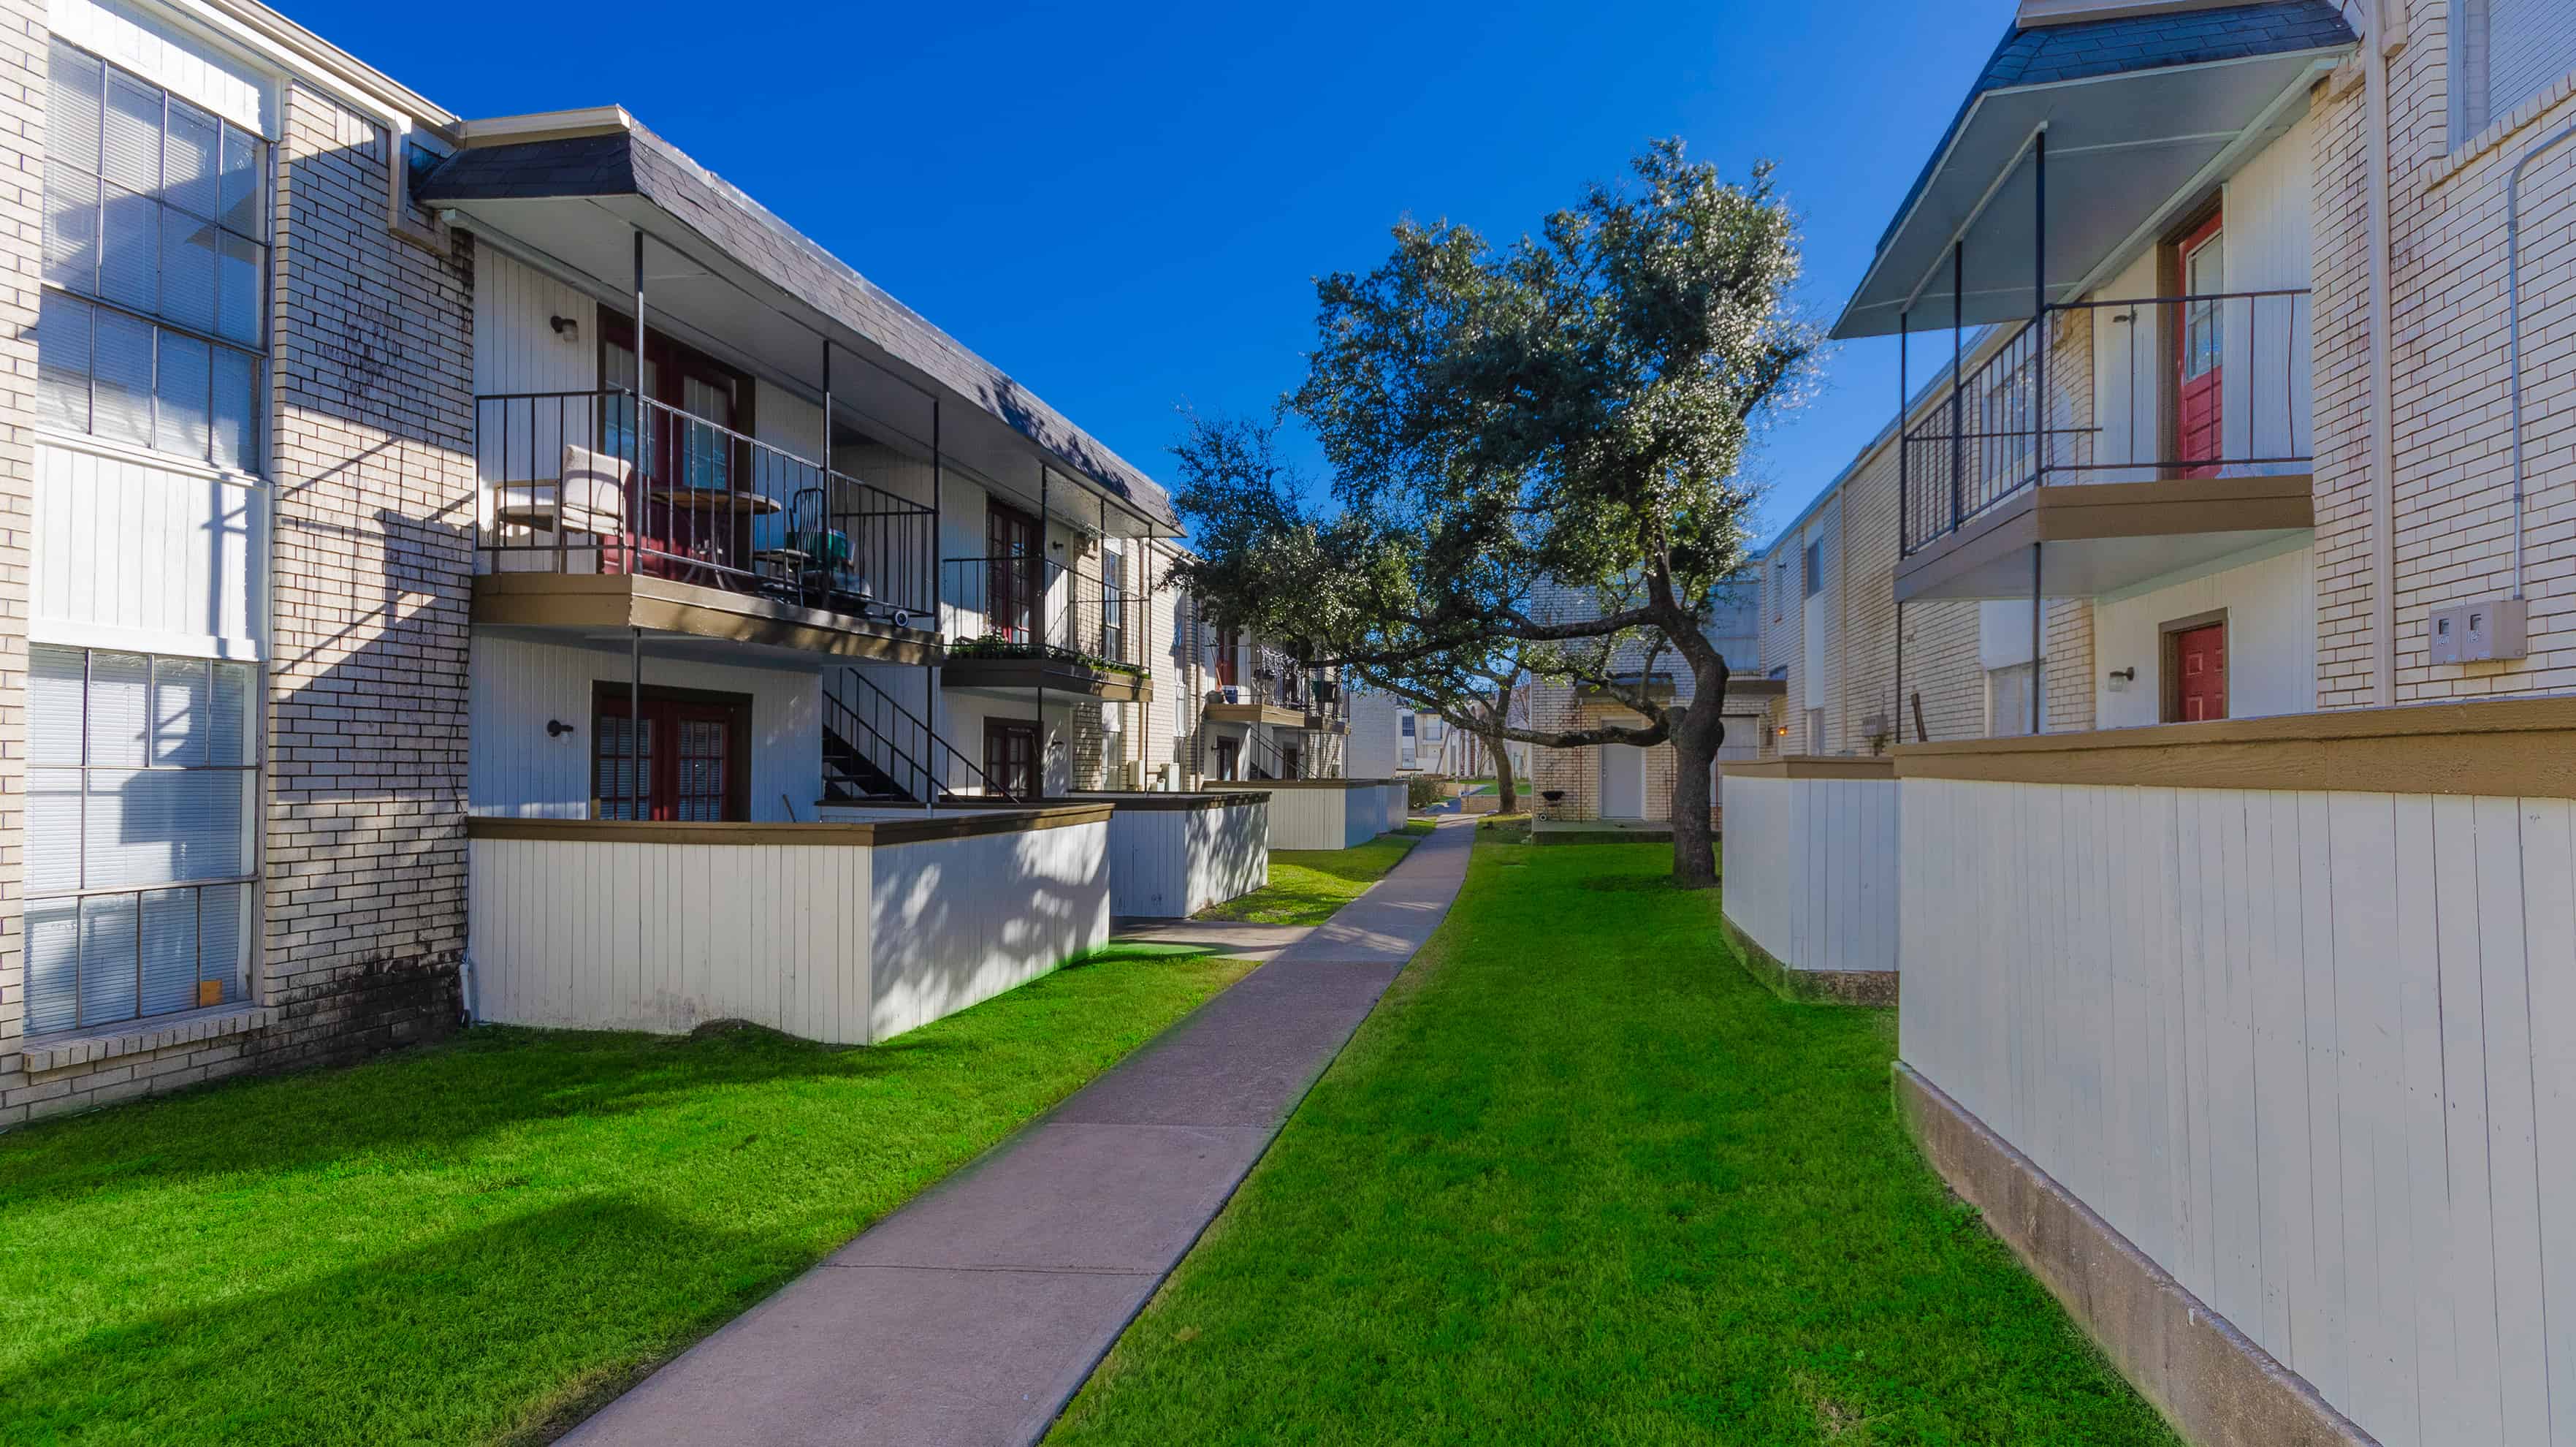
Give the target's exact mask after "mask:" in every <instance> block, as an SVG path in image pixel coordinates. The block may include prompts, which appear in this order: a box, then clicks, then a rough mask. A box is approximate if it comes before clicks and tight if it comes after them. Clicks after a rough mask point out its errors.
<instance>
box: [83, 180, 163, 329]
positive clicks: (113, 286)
mask: <svg viewBox="0 0 2576 1447" xmlns="http://www.w3.org/2000/svg"><path fill="white" fill-rule="evenodd" d="M98 294H99V295H100V296H103V297H105V298H107V299H108V300H109V301H112V302H115V303H116V304H117V305H119V306H126V307H132V308H133V309H134V310H136V311H139V312H155V311H159V310H160V309H161V203H160V202H158V201H155V200H153V199H152V198H151V197H149V196H144V195H138V194H136V193H135V192H132V191H127V190H124V189H123V188H121V187H118V186H114V185H110V186H108V187H107V188H106V190H105V191H104V192H102V193H101V196H100V210H99V254H98Z"/></svg>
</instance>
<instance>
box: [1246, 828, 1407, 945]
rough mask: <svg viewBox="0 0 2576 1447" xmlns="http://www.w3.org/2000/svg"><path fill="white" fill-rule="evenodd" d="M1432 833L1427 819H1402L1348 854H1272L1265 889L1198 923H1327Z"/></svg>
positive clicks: (1282, 851) (1330, 851)
mask: <svg viewBox="0 0 2576 1447" xmlns="http://www.w3.org/2000/svg"><path fill="white" fill-rule="evenodd" d="M1437 827H1438V825H1436V824H1435V823H1434V822H1433V821H1431V820H1429V819H1407V820H1405V821H1404V823H1403V825H1402V826H1401V827H1400V828H1397V829H1395V830H1393V831H1391V832H1389V833H1385V834H1381V835H1379V836H1377V837H1376V838H1375V839H1372V840H1370V841H1369V842H1367V843H1366V844H1359V845H1354V846H1352V847H1351V848H1349V849H1273V850H1271V851H1270V883H1268V884H1267V885H1264V886H1263V887H1261V888H1259V889H1256V890H1254V891H1253V892H1252V893H1250V894H1247V895H1244V896H1243V897H1242V898H1240V899H1230V900H1227V901H1226V902H1225V903H1223V904H1220V905H1215V906H1213V907H1211V908H1208V909H1203V910H1200V911H1199V913H1198V918H1200V919H1232V920H1244V921H1247V922H1249V923H1252V924H1322V923H1323V922H1324V921H1326V920H1328V919H1331V918H1332V917H1333V911H1335V910H1337V909H1340V908H1341V907H1342V906H1343V905H1346V904H1348V903H1350V902H1351V901H1352V900H1354V899H1357V898H1359V896H1360V892H1361V891H1363V890H1365V889H1367V888H1368V887H1369V886H1370V885H1372V884H1375V883H1377V882H1378V881H1379V880H1381V879H1384V878H1385V877H1386V872H1387V871H1388V870H1390V869H1393V868H1394V867H1395V862H1396V861H1397V860H1399V859H1402V858H1403V857H1404V856H1405V855H1406V854H1408V853H1410V852H1411V851H1412V849H1413V841H1415V840H1416V839H1419V838H1421V837H1422V836H1423V835H1425V834H1428V833H1430V832H1431V831H1432V830H1433V829H1435V828H1437Z"/></svg>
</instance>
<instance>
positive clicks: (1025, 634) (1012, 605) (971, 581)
mask: <svg viewBox="0 0 2576 1447" xmlns="http://www.w3.org/2000/svg"><path fill="white" fill-rule="evenodd" d="M1145 605H1146V598H1145V595H1144V594H1143V593H1142V592H1141V591H1140V590H1139V589H1137V588H1135V587H1133V586H1131V585H1130V584H1129V583H1128V582H1127V581H1126V580H1125V578H1124V576H1123V569H1122V568H1121V567H1120V565H1119V562H1118V560H1117V559H1116V558H1115V557H1112V556H1104V557H1102V558H1098V559H1094V560H1092V565H1091V567H1090V568H1088V569H1085V568H1083V567H1081V566H1072V567H1068V566H1066V565H1064V564H1060V563H1057V562H1054V561H1052V560H1049V559H1045V558H1041V557H1039V556H1038V555H1037V554H1035V553H1020V554H1014V555H1010V556H1004V557H978V558H949V559H946V560H944V561H943V562H942V563H941V564H940V615H941V632H942V633H943V634H945V635H946V638H947V640H948V660H947V664H946V667H945V669H944V671H943V672H942V674H941V677H940V681H941V683H942V685H943V686H945V687H949V688H973V689H1001V690H1009V691H1014V692H1016V691H1018V690H1021V689H1028V690H1031V691H1035V690H1037V689H1039V688H1044V689H1045V690H1046V691H1048V692H1049V693H1064V694H1079V695H1085V696H1089V697H1092V698H1097V699H1100V700H1102V701H1104V702H1109V703H1128V702H1146V701H1150V700H1151V699H1152V698H1153V696H1154V678H1153V671H1152V670H1151V669H1150V668H1149V667H1147V666H1146V661H1145V636H1144V630H1145V626H1146V623H1147V619H1148V616H1149V615H1148V611H1147V609H1146V606H1145Z"/></svg>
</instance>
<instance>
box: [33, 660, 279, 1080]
mask: <svg viewBox="0 0 2576 1447" xmlns="http://www.w3.org/2000/svg"><path fill="white" fill-rule="evenodd" d="M29 646H30V651H31V653H32V651H33V650H36V649H44V650H49V651H52V652H57V653H70V654H77V655H79V657H80V661H81V671H80V710H79V712H80V737H79V740H78V750H77V752H78V757H79V762H78V763H75V764H63V763H48V762H42V761H41V759H42V756H41V754H40V752H39V749H38V746H37V741H36V739H35V737H34V728H35V720H34V709H33V707H32V705H30V707H29V709H28V715H29V716H28V721H27V722H28V734H29V737H28V740H27V757H26V760H25V772H26V774H27V776H28V780H29V782H30V784H31V785H32V782H33V780H34V778H35V776H36V775H37V774H40V773H53V774H72V775H75V776H77V778H78V779H79V789H78V792H77V793H76V794H75V796H74V797H75V798H76V799H77V800H78V803H77V804H76V805H75V810H76V823H75V826H74V827H75V828H76V830H77V831H78V834H79V838H78V841H77V842H76V843H75V845H74V849H73V853H74V858H75V861H76V863H75V865H74V872H75V878H76V879H77V880H78V883H76V884H75V885H73V886H72V887H70V888H67V889H66V888H51V887H41V886H39V885H37V884H35V883H34V882H33V881H32V880H29V881H27V882H26V884H25V886H24V889H23V893H22V897H21V900H20V906H21V914H22V923H21V946H22V948H21V954H20V971H21V973H20V978H19V986H18V997H19V1000H20V1003H21V1004H22V1005H29V1006H32V1003H33V1002H32V996H33V992H34V976H35V968H36V960H35V946H34V941H33V938H32V932H33V927H34V919H33V916H34V914H35V913H36V911H37V909H38V907H39V906H43V905H48V904H51V903H53V902H56V901H70V902H71V903H72V909H73V919H74V925H73V928H74V929H75V931H76V932H78V931H81V930H82V929H83V925H82V923H81V921H82V919H83V917H84V916H85V914H86V909H85V906H86V904H87V902H88V901H89V900H92V899H116V898H125V897H131V898H133V899H134V900H135V901H136V906H135V907H136V916H137V925H138V929H137V936H136V950H137V961H136V963H137V970H138V972H139V971H140V969H141V967H142V964H141V951H142V948H143V939H142V934H141V930H140V923H141V911H142V908H143V903H142V902H143V900H144V898H145V897H146V896H149V895H153V894H164V893H169V892H172V891H176V890H186V891H189V892H190V893H191V894H192V895H194V896H195V900H194V905H195V909H196V915H197V933H196V940H197V952H198V960H197V971H196V975H197V984H198V986H199V988H200V991H201V992H202V989H203V987H204V985H205V984H207V983H208V981H207V979H206V976H205V938H204V921H205V903H204V899H205V892H206V891H207V890H210V889H239V890H240V891H241V901H242V915H241V919H240V921H239V922H238V926H237V927H238V928H239V929H240V930H241V931H242V938H241V941H240V954H239V958H238V959H237V960H236V961H235V963H234V969H233V973H232V975H231V977H230V983H232V984H233V985H234V986H235V987H236V988H235V993H234V996H233V998H230V999H222V1000H217V1001H214V1002H211V1003H209V1002H206V1001H205V1000H204V999H203V997H202V993H201V994H200V997H199V999H198V1000H196V1001H193V1002H191V1003H190V1004H188V1005H185V1006H182V1007H180V1008H178V1009H170V1010H150V1011H147V1010H145V1009H144V1008H143V992H142V988H141V981H140V979H139V978H138V980H137V987H136V992H135V1013H133V1014H131V1015H124V1016H119V1017H117V1018H114V1019H102V1020H95V1021H92V1020H84V1019H82V1018H81V1015H80V1010H81V1006H82V1004H83V1003H84V1002H85V992H84V991H83V990H82V989H81V983H80V982H81V980H82V979H83V977H84V973H85V972H84V971H83V970H82V969H81V967H80V966H79V964H78V963H75V965H74V967H73V989H72V993H73V1017H72V1023H71V1024H70V1025H68V1026H60V1027H55V1028H49V1029H40V1028H38V1027H37V1025H36V1021H35V1015H34V1014H33V1011H32V1008H31V1009H30V1011H29V1013H28V1014H27V1015H26V1016H25V1017H24V1019H25V1023H24V1024H23V1025H22V1026H21V1029H22V1030H23V1031H24V1038H26V1039H30V1040H41V1039H56V1038H67V1037H74V1036H80V1035H86V1034H94V1033H98V1032H100V1031H102V1030H107V1029H110V1028H112V1027H115V1026H121V1025H128V1024H134V1025H140V1024H142V1023H144V1022H147V1021H152V1020H166V1019H174V1018H177V1017H179V1016H182V1015H188V1014H192V1013H194V1012H196V1011H199V1010H209V1009H235V1010H243V1009H251V1008H254V1007H255V1006H257V1005H258V1003H259V965H260V959H261V949H260V946H261V940H262V930H261V925H260V921H261V918H262V914H263V911H264V907H265V904H266V891H265V890H264V889H263V888H261V887H260V886H261V885H262V884H263V882H264V879H265V874H264V870H265V863H266V861H265V853H266V849H267V831H266V829H264V828H263V827H262V817H261V806H262V804H263V802H264V801H265V800H266V798H267V751H266V747H265V744H266V732H265V730H264V728H263V727H262V721H263V714H264V709H263V707H262V704H263V702H264V700H265V698H266V682H267V679H266V671H265V670H264V669H263V668H262V667H261V666H260V665H259V664H258V663H256V662H251V661H247V660H243V659H234V658H217V657H212V656H208V655H203V654H186V653H151V652H145V651H142V650H139V649H131V648H97V647H91V646H88V645H81V644H64V643H44V642H33V643H31V644H30V645H29ZM101 654H109V655H114V656H119V657H130V658H140V659H142V660H143V661H144V675H143V677H144V698H145V707H146V714H145V724H146V728H147V730H148V729H149V728H150V727H151V724H152V721H153V720H154V718H155V717H156V713H157V703H156V700H157V697H158V685H159V680H160V677H161V672H160V665H162V664H164V663H177V664H193V665H196V666H198V667H201V668H204V669H205V670H206V691H207V698H208V706H209V707H212V706H213V700H214V696H215V683H214V679H215V674H214V670H216V669H218V668H226V667H231V668H239V669H241V670H242V671H243V674H244V683H243V696H242V718H241V720H240V727H241V739H242V761H241V762H239V763H232V764H203V763H200V764H167V763H157V762H155V761H154V760H153V757H152V748H151V745H150V742H149V734H148V732H147V742H146V745H145V748H144V753H143V761H142V762H141V763H140V764H121V763H103V762H98V761H95V760H94V759H93V758H92V756H91V755H92V748H91V745H92V737H91V735H92V729H91V726H90V719H91V712H92V710H93V708H94V707H95V706H96V705H95V699H94V690H95V688H96V681H97V674H98V658H99V655H101ZM28 664H29V676H30V681H31V684H32V679H33V675H34V660H33V658H32V657H31V658H30V659H29V660H28ZM93 772H96V773H111V774H152V773H169V774H233V775H237V776H239V777H240V778H241V779H242V781H243V782H242V785H241V787H242V804H241V808H242V819H241V831H242V837H241V852H242V863H243V869H242V870H241V871H240V872H238V873H234V874H228V875H208V876H205V877H202V878H187V879H175V880H166V881H163V882H160V883H154V884H99V885H93V884H91V883H89V874H88V871H89V847H88V830H89V825H90V810H89V799H90V776H91V774H92V773H93ZM33 793H34V790H33V789H32V787H31V788H30V790H29V794H30V798H31V799H32V796H33ZM80 949H81V944H80V943H79V941H78V938H77V934H76V941H75V945H74V950H75V959H76V960H77V954H78V951H79V950H80Z"/></svg>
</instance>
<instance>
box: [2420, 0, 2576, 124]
mask: <svg viewBox="0 0 2576 1447" xmlns="http://www.w3.org/2000/svg"><path fill="white" fill-rule="evenodd" d="M2453 13H2454V15H2455V17H2456V19H2457V23H2456V24H2454V25H2453V26H2452V27H2451V66H2452V72H2451V73H2452V75H2453V76H2454V77H2455V78H2456V80H2457V83H2456V84H2454V85H2453V86H2452V87H2451V120H2452V127H2451V144H2452V145H2453V146H2454V147H2458V146H2461V145H2465V144H2466V143H2467V142H2468V141H2469V140H2470V139H2471V138H2473V137H2475V136H2476V135H2477V134H2478V133H2479V132H2480V131H2483V130H2485V129H2486V128H2487V126H2488V125H2489V124H2490V123H2492V122H2493V121H2495V120H2496V119H2498V118H2499V117H2502V116H2506V115H2510V114H2512V113H2513V108H2514V107H2515V106H2518V105H2520V104H2522V103H2523V102H2524V101H2527V100H2529V99H2531V98H2532V97H2533V96H2536V95H2538V94H2540V93H2541V92H2542V91H2543V90H2546V89H2547V88H2548V87H2549V86H2550V85H2551V84H2553V83H2555V82H2556V81H2557V80H2558V79H2559V78H2560V77H2562V76H2564V75H2566V74H2567V73H2568V72H2569V71H2571V70H2576V5H2569V4H2568V3H2567V0H2460V3H2459V4H2458V5H2457V6H2456V7H2455V9H2454V11H2453Z"/></svg>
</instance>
